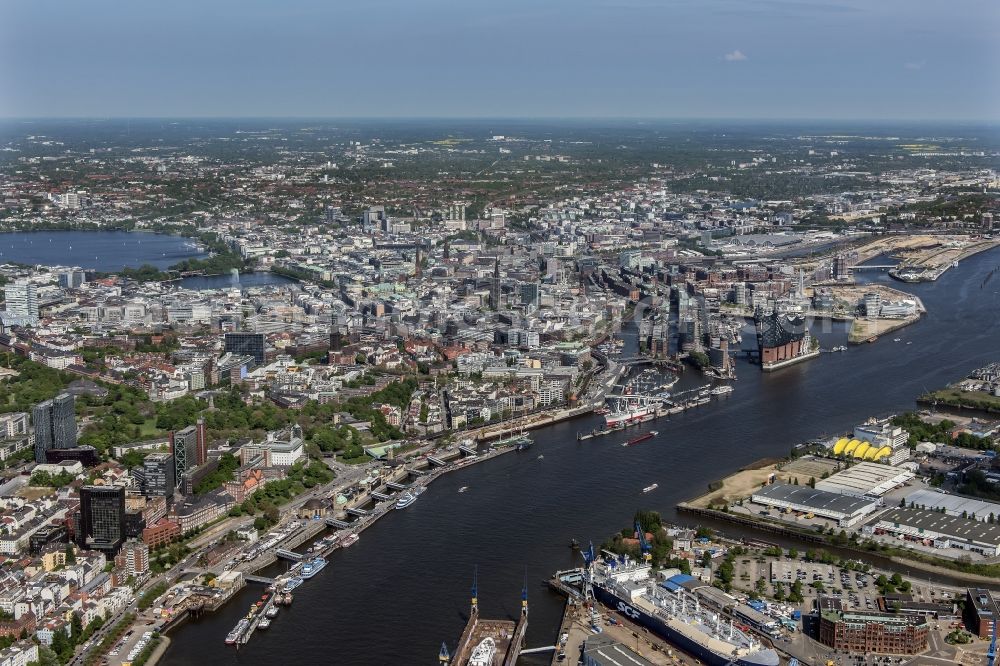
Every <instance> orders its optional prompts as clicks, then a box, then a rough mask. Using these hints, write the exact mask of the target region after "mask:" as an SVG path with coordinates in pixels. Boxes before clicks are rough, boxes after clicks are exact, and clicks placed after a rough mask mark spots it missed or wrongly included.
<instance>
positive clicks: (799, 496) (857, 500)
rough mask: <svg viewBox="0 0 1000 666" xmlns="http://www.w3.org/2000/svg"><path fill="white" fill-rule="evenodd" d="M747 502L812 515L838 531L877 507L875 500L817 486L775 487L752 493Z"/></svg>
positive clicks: (784, 484) (766, 487)
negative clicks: (832, 521)
mask: <svg viewBox="0 0 1000 666" xmlns="http://www.w3.org/2000/svg"><path fill="white" fill-rule="evenodd" d="M831 478H833V477H831ZM750 500H751V501H752V502H756V503H757V504H762V505H764V506H768V507H773V508H776V509H788V510H789V511H798V512H801V513H812V514H815V515H817V516H820V517H821V518H828V519H830V520H835V521H837V525H838V526H840V527H851V526H853V525H856V524H857V523H859V522H861V521H862V520H864V519H865V517H866V516H868V515H869V514H871V513H872V512H873V511H875V510H876V509H877V508H878V506H879V503H878V500H875V499H870V498H863V497H853V496H851V495H841V494H837V493H831V492H828V491H825V490H820V489H819V484H818V483H817V484H816V488H810V487H809V486H791V485H788V484H786V483H776V484H773V485H770V486H764V487H762V488H760V489H759V490H757V491H755V492H754V494H753V495H751V496H750Z"/></svg>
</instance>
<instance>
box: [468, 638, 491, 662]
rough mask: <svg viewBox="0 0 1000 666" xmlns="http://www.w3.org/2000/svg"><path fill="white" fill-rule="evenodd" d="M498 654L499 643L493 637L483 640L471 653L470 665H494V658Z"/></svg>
mask: <svg viewBox="0 0 1000 666" xmlns="http://www.w3.org/2000/svg"><path fill="white" fill-rule="evenodd" d="M496 654H497V644H496V642H495V641H494V640H493V639H492V638H489V637H487V638H484V639H483V641H482V642H481V643H480V644H479V645H477V646H476V647H475V649H473V650H472V654H471V655H469V662H468V663H469V666H493V658H494V657H496Z"/></svg>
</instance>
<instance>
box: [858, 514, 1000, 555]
mask: <svg viewBox="0 0 1000 666" xmlns="http://www.w3.org/2000/svg"><path fill="white" fill-rule="evenodd" d="M865 532H867V533H874V534H880V533H888V534H892V535H894V536H898V537H902V538H903V539H906V540H908V541H917V542H921V543H923V544H924V545H929V546H934V547H935V548H961V549H962V550H968V551H971V552H974V553H979V554H980V555H983V556H984V557H996V556H997V555H1000V525H995V524H994V525H991V524H989V523H983V522H980V521H978V520H973V519H971V518H962V517H960V516H958V517H956V516H949V515H948V514H947V513H941V512H939V511H928V510H924V509H904V508H898V509H891V510H890V511H887V512H886V513H884V514H882V515H881V516H879V517H878V519H877V520H875V521H872V522H871V523H870V524H868V525H866V526H865Z"/></svg>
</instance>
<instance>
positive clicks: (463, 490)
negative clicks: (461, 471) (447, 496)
mask: <svg viewBox="0 0 1000 666" xmlns="http://www.w3.org/2000/svg"><path fill="white" fill-rule="evenodd" d="M468 489H469V486H462V487H461V488H459V489H458V492H460V493H464V492H465V491H466V490H468Z"/></svg>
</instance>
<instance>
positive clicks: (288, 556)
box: [274, 548, 303, 562]
mask: <svg viewBox="0 0 1000 666" xmlns="http://www.w3.org/2000/svg"><path fill="white" fill-rule="evenodd" d="M274 554H275V555H277V556H278V557H280V558H281V559H283V560H291V561H292V562H301V561H302V557H303V556H302V555H299V554H298V553H296V552H294V551H291V550H286V549H284V548H277V549H275V551H274Z"/></svg>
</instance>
